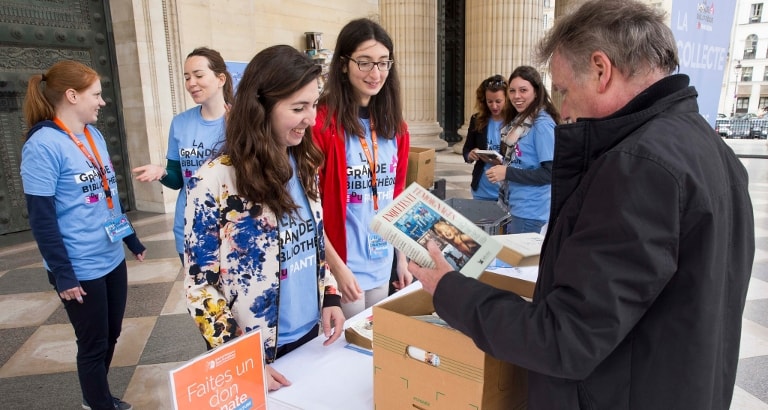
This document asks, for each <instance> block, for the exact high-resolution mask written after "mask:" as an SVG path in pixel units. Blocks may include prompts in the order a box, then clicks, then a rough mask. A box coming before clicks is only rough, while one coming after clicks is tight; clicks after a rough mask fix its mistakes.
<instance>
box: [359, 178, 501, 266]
mask: <svg viewBox="0 0 768 410" xmlns="http://www.w3.org/2000/svg"><path fill="white" fill-rule="evenodd" d="M371 229H372V230H373V231H374V232H376V233H378V234H379V235H381V236H382V237H383V238H384V239H385V240H387V241H388V242H389V243H391V244H392V245H393V246H394V247H395V248H397V249H399V250H400V251H402V252H404V253H405V255H406V256H408V258H410V259H411V260H413V261H415V262H416V263H418V264H419V265H421V266H429V267H434V263H433V262H432V258H430V256H429V252H428V251H427V249H426V246H427V242H428V241H429V240H430V239H431V240H434V241H435V242H436V243H437V245H438V246H439V247H440V249H441V250H442V252H443V255H444V256H445V259H447V260H448V263H450V264H451V266H453V267H454V269H456V270H457V271H459V272H461V273H463V274H464V275H466V276H469V277H473V278H477V277H478V276H480V274H481V273H483V271H484V270H485V268H486V267H487V266H488V264H490V263H491V262H492V261H493V260H494V259H495V258H496V255H497V254H498V253H499V251H500V250H501V244H500V243H499V242H498V241H496V240H494V239H493V238H492V237H491V236H490V235H488V234H487V233H486V232H485V231H483V229H482V228H480V227H479V226H477V225H475V224H474V223H473V222H472V221H470V220H469V219H467V218H466V217H465V216H463V215H461V214H460V213H458V212H457V211H456V210H454V209H453V208H451V207H450V206H449V205H448V204H446V203H445V202H443V201H442V200H440V199H439V198H438V197H436V196H435V195H433V194H432V193H431V192H429V191H428V190H427V189H426V188H424V187H422V186H421V185H419V184H415V183H414V184H411V185H409V186H408V188H406V190H405V191H403V193H401V194H400V195H398V196H397V197H396V198H395V199H394V201H393V202H392V203H391V204H389V206H387V207H386V208H384V209H382V210H381V211H379V213H377V214H376V216H375V217H374V218H373V221H372V222H371Z"/></svg>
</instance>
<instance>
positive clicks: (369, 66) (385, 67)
mask: <svg viewBox="0 0 768 410" xmlns="http://www.w3.org/2000/svg"><path fill="white" fill-rule="evenodd" d="M347 58H348V59H349V61H352V62H354V63H355V64H357V68H358V69H360V71H371V70H373V66H376V67H378V69H379V71H389V69H390V68H392V64H394V63H395V62H394V61H392V60H384V61H357V60H355V59H354V58H352V57H347Z"/></svg>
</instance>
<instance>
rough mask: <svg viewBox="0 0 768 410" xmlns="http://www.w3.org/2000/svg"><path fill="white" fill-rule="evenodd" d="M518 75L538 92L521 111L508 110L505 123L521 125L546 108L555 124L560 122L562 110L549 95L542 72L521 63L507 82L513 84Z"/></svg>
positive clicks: (534, 117)
mask: <svg viewBox="0 0 768 410" xmlns="http://www.w3.org/2000/svg"><path fill="white" fill-rule="evenodd" d="M518 77H520V78H522V79H523V80H526V81H528V82H529V83H531V86H532V87H533V90H534V91H535V92H536V99H534V100H533V101H532V102H531V104H530V105H529V106H528V108H526V109H525V110H523V112H521V113H518V112H517V110H515V109H509V110H507V114H506V117H507V118H506V121H505V123H507V124H509V123H513V125H515V126H521V125H523V122H524V121H525V120H526V119H527V118H529V117H531V118H532V119H534V120H535V119H536V115H537V114H538V113H539V110H541V109H544V111H546V112H547V113H549V115H550V116H551V117H552V119H553V120H554V121H555V124H560V111H558V110H557V108H556V107H555V104H553V103H552V98H550V97H549V92H547V87H545V86H544V82H543V81H542V80H541V74H539V72H538V71H536V69H535V68H533V67H531V66H527V65H521V66H519V67H517V68H515V70H514V71H512V74H510V75H509V80H508V81H507V84H511V83H512V80H514V79H515V78H518ZM507 103H509V93H507ZM510 107H511V104H510Z"/></svg>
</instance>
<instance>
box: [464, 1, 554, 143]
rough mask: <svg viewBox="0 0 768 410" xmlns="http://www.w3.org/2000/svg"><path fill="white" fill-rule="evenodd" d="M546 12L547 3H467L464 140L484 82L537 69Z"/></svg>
mask: <svg viewBox="0 0 768 410" xmlns="http://www.w3.org/2000/svg"><path fill="white" fill-rule="evenodd" d="M559 1H562V0H558V2H559ZM543 13H544V1H543V0H482V1H468V2H467V5H466V19H467V20H466V25H465V26H466V29H465V30H466V32H465V36H466V41H465V48H466V61H465V72H464V125H463V126H462V127H461V129H459V134H460V135H461V136H462V137H463V138H466V136H467V130H468V127H469V119H470V118H471V117H472V114H473V113H474V112H475V90H477V87H478V86H479V85H480V83H481V82H482V81H483V80H484V79H486V78H488V77H490V76H492V75H494V74H501V75H502V76H504V78H508V77H509V75H510V74H511V73H512V70H514V69H515V67H517V66H520V65H533V66H534V67H535V66H536V65H535V64H534V61H533V56H534V52H535V49H536V46H537V44H538V42H539V40H541V38H542V36H543V34H544V29H543V25H544V23H543V19H542V16H543ZM537 68H539V67H537ZM463 146H464V140H463V139H462V141H461V142H460V143H457V144H454V145H453V150H454V152H456V153H457V154H460V153H461V149H462V147H463Z"/></svg>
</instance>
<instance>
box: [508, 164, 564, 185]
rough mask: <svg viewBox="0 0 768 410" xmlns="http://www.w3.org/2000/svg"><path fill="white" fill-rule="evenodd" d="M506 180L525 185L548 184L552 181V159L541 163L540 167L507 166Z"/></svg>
mask: <svg viewBox="0 0 768 410" xmlns="http://www.w3.org/2000/svg"><path fill="white" fill-rule="evenodd" d="M505 178H506V179H507V181H512V182H517V183H520V184H525V185H548V184H551V183H552V161H545V162H542V163H541V167H540V168H536V169H520V168H512V167H507V174H506V176H505Z"/></svg>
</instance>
